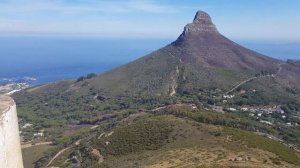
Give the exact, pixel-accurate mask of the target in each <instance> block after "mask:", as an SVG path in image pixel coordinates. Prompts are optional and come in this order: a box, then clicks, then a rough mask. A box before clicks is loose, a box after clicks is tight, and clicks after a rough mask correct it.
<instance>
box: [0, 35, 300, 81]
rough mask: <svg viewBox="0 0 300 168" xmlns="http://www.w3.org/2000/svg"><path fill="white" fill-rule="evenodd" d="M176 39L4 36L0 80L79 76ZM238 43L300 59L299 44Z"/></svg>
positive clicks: (1, 47)
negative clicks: (25, 77) (26, 77)
mask: <svg viewBox="0 0 300 168" xmlns="http://www.w3.org/2000/svg"><path fill="white" fill-rule="evenodd" d="M174 40H175V39H104V38H82V37H81V38H79V37H29V36H28V37H0V60H1V66H0V80H1V79H3V78H18V77H24V76H28V77H34V78H37V81H35V82H34V83H32V84H43V83H48V82H53V81H57V80H64V79H76V78H78V77H79V76H82V75H86V74H88V73H92V72H94V73H97V74H100V73H103V72H105V71H108V70H110V69H113V68H115V67H117V66H120V65H122V64H126V63H128V62H130V61H132V60H135V59H137V58H139V57H141V56H144V55H146V54H148V53H151V52H152V51H155V50H157V49H159V48H161V47H163V46H165V45H167V44H169V43H170V42H172V41H174ZM237 42H238V43H240V44H242V45H243V46H246V47H248V48H250V49H253V50H255V51H258V52H260V53H263V54H265V55H268V56H272V57H274V58H278V59H282V60H286V59H300V42H299V43H281V42H262V41H260V42H257V41H256V42H254V41H245V40H237Z"/></svg>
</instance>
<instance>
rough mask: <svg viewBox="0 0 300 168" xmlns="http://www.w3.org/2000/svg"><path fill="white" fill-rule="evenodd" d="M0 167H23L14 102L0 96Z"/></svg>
mask: <svg viewBox="0 0 300 168" xmlns="http://www.w3.org/2000/svg"><path fill="white" fill-rule="evenodd" d="M0 167H1V168H2V167H3V168H23V159H22V153H21V145H20V137H19V126H18V118H17V110H16V104H15V102H14V100H13V99H11V98H10V97H7V96H0Z"/></svg>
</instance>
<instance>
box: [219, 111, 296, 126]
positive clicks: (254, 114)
mask: <svg viewBox="0 0 300 168" xmlns="http://www.w3.org/2000/svg"><path fill="white" fill-rule="evenodd" d="M225 110H226V111H230V112H237V111H242V112H247V113H249V115H250V116H252V117H256V118H257V119H259V120H260V122H261V123H263V124H267V125H273V123H272V122H270V121H265V120H262V119H261V118H262V116H266V115H273V114H276V115H277V116H280V118H281V119H282V120H285V119H287V114H286V112H285V111H284V110H282V109H281V108H280V106H258V107H255V106H241V107H238V108H233V107H229V108H226V109H225ZM295 124H296V123H291V122H286V123H285V125H287V126H292V125H295ZM296 125H297V124H296Z"/></svg>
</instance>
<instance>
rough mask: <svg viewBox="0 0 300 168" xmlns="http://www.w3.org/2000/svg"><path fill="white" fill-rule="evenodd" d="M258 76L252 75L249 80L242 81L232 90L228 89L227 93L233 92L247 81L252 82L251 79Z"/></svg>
mask: <svg viewBox="0 0 300 168" xmlns="http://www.w3.org/2000/svg"><path fill="white" fill-rule="evenodd" d="M256 78H258V77H252V78H249V79H247V80H244V81H242V82H241V83H239V84H237V85H236V86H234V87H233V88H232V89H231V90H229V91H227V92H226V93H225V94H228V93H231V92H233V91H235V90H236V89H237V88H238V87H240V86H242V85H244V84H245V83H248V82H250V81H252V80H254V79H256Z"/></svg>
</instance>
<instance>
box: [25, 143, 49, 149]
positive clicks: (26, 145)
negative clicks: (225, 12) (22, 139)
mask: <svg viewBox="0 0 300 168" xmlns="http://www.w3.org/2000/svg"><path fill="white" fill-rule="evenodd" d="M52 144H53V143H52V142H40V143H35V144H32V143H29V144H24V145H22V149H26V148H30V147H34V146H41V145H52Z"/></svg>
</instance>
